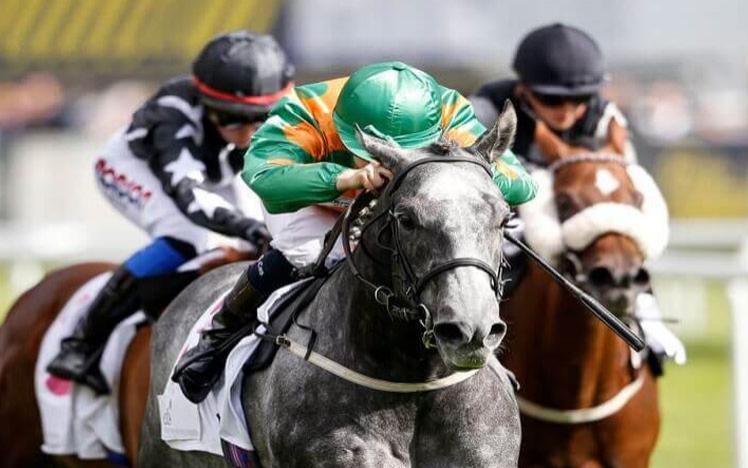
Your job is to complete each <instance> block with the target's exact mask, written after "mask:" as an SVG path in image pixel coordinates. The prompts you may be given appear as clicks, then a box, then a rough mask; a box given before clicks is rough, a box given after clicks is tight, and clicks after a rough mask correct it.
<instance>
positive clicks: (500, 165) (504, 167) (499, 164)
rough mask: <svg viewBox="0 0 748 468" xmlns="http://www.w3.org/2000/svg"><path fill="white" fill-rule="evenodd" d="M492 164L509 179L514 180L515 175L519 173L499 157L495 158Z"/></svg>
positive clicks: (517, 175)
mask: <svg viewBox="0 0 748 468" xmlns="http://www.w3.org/2000/svg"><path fill="white" fill-rule="evenodd" d="M494 166H495V167H496V170H497V171H499V172H500V173H501V174H503V175H504V176H505V177H506V178H507V179H509V180H515V179H516V178H517V177H519V173H517V171H516V170H515V169H514V168H512V167H510V166H509V164H507V163H505V162H504V161H502V160H500V159H497V160H496V162H495V163H494Z"/></svg>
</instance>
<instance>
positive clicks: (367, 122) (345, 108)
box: [172, 62, 535, 402]
mask: <svg viewBox="0 0 748 468" xmlns="http://www.w3.org/2000/svg"><path fill="white" fill-rule="evenodd" d="M356 126H358V127H360V128H361V129H362V131H364V132H367V133H370V134H372V135H375V136H378V137H380V138H388V139H391V140H392V141H394V142H395V143H397V144H398V145H400V146H401V147H404V148H422V147H427V146H429V145H430V144H432V143H434V142H436V141H437V140H438V139H439V138H440V137H443V138H446V139H448V140H451V141H453V142H455V143H457V144H459V145H461V146H469V145H471V144H472V143H474V142H475V140H476V139H477V138H478V137H479V136H480V135H481V134H482V133H483V132H484V131H485V127H484V126H483V125H481V123H480V122H479V121H478V120H477V119H476V118H475V115H474V113H473V109H472V107H471V106H470V103H469V102H468V101H467V99H465V98H464V97H462V96H461V95H460V94H459V93H457V92H456V91H454V90H452V89H449V88H445V87H443V86H440V85H439V84H438V83H437V82H436V81H435V80H434V79H433V78H432V77H431V76H429V75H428V74H426V73H424V72H423V71H421V70H418V69H416V68H413V67H410V66H408V65H406V64H404V63H401V62H387V63H379V64H373V65H369V66H366V67H364V68H362V69H360V70H358V71H357V72H355V73H353V74H352V75H351V76H350V77H345V78H339V79H335V80H329V81H325V82H322V83H314V84H309V85H304V86H299V87H297V88H295V89H294V91H293V92H292V93H291V94H290V95H289V96H287V97H285V98H284V99H283V101H281V103H280V104H278V106H276V107H275V108H274V109H273V111H272V112H271V114H270V118H269V119H268V120H267V122H266V123H265V124H264V125H263V126H262V127H261V128H260V129H259V130H258V131H257V133H256V134H255V135H254V137H253V139H252V145H251V147H250V148H249V150H248V151H247V156H246V159H245V165H244V171H243V173H242V178H243V179H244V181H245V182H246V183H247V184H248V185H249V186H250V187H251V188H252V189H253V190H254V191H255V192H256V193H257V195H259V197H260V198H261V199H262V201H263V205H264V208H265V220H266V222H267V226H268V229H269V230H270V232H271V233H272V235H273V241H272V246H273V249H274V250H271V251H270V252H268V253H267V254H265V255H263V257H262V258H261V259H260V260H259V261H258V262H257V263H255V264H253V265H251V266H250V268H249V270H248V271H246V272H244V273H243V274H242V275H241V276H240V277H239V279H238V281H237V283H236V285H235V286H234V287H233V289H232V290H231V291H230V292H229V293H228V295H227V296H226V298H225V300H224V303H223V306H222V308H221V310H220V311H219V312H218V313H217V314H216V315H215V316H214V318H213V329H211V330H208V331H207V332H205V333H203V335H202V336H201V339H200V342H199V343H198V345H197V346H196V347H195V348H193V349H191V350H189V351H188V352H187V353H185V354H184V356H183V357H182V359H181V360H180V362H179V363H178V364H177V368H176V370H175V373H174V376H173V377H172V378H173V379H174V380H175V381H176V382H178V383H179V385H180V387H181V388H182V391H183V392H184V394H185V395H186V396H187V398H189V399H190V400H191V401H193V402H199V401H202V400H203V399H204V398H205V397H206V396H207V395H208V393H209V392H210V390H211V388H212V387H213V385H214V384H215V382H216V381H217V380H218V379H219V378H220V376H221V374H222V371H223V366H224V362H225V360H226V357H227V356H228V354H229V351H230V349H227V348H228V346H225V345H224V343H226V342H228V341H229V338H231V337H232V335H234V334H235V333H237V331H239V332H241V330H240V329H242V327H243V326H244V325H245V324H248V323H253V322H256V320H257V307H258V306H259V305H260V304H261V303H262V302H263V301H264V300H265V299H266V298H267V297H268V296H269V295H270V293H272V292H273V291H274V290H276V289H278V288H279V287H281V286H283V285H286V284H289V283H291V282H293V281H294V279H296V278H297V272H298V270H299V269H300V268H302V267H304V266H307V265H309V264H311V263H313V262H314V261H315V260H316V259H317V256H318V255H319V253H320V251H321V250H322V241H323V238H324V235H325V233H326V232H327V231H328V230H329V229H330V228H331V227H332V226H333V225H334V224H335V221H336V218H337V212H336V211H334V210H333V209H331V208H330V206H332V207H334V206H335V204H336V202H337V201H339V199H340V198H341V197H345V196H346V193H347V192H350V191H356V190H360V189H369V190H371V189H375V188H377V187H380V186H382V185H383V184H384V183H386V181H387V179H388V178H391V177H392V174H391V173H390V172H389V170H387V169H386V168H383V167H382V166H380V165H379V163H378V162H376V161H375V160H373V158H372V157H371V155H369V154H368V153H367V152H366V150H365V149H364V148H363V147H362V146H361V144H360V143H359V142H358V141H357V139H356V135H355V128H356ZM493 171H494V182H495V183H496V185H497V186H498V189H499V190H501V192H502V194H503V195H504V199H505V200H506V201H507V203H509V204H510V205H517V204H521V203H524V202H526V201H528V200H530V199H532V197H534V196H535V185H534V183H533V181H532V179H531V178H530V176H529V175H528V174H527V172H526V171H525V170H524V168H523V167H522V165H521V164H520V163H519V162H518V161H517V158H516V157H515V156H514V154H512V153H511V151H507V152H506V153H504V154H503V155H502V156H501V157H499V158H497V160H496V163H495V166H494V167H493ZM342 257H343V249H342V245H341V243H340V242H338V243H337V244H336V245H335V247H333V249H332V251H331V252H330V255H329V256H328V259H331V260H337V259H341V258H342Z"/></svg>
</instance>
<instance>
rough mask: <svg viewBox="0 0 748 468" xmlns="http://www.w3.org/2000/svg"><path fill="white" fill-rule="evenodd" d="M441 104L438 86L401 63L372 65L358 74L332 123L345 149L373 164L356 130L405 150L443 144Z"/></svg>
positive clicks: (350, 81) (345, 90)
mask: <svg viewBox="0 0 748 468" xmlns="http://www.w3.org/2000/svg"><path fill="white" fill-rule="evenodd" d="M441 114H442V100H441V88H440V87H439V84H438V83H437V82H436V80H434V79H433V78H432V77H431V76H429V75H428V74H427V73H424V72H422V71H421V70H418V69H417V68H413V67H411V66H410V65H406V64H404V63H402V62H384V63H375V64H372V65H367V66H365V67H363V68H361V69H359V70H357V71H356V72H354V73H353V74H352V75H351V76H350V78H349V79H348V81H347V82H346V84H345V85H344V86H343V89H342V90H341V92H340V96H339V97H338V101H337V104H336V105H335V110H334V112H333V121H334V122H335V128H336V129H337V131H338V134H339V135H340V139H341V140H342V141H343V144H344V145H345V146H346V148H348V150H349V151H350V152H352V153H353V154H355V155H356V156H358V157H360V158H362V159H365V160H367V161H372V160H373V159H374V158H372V156H371V155H370V154H369V153H368V152H367V151H366V150H365V149H364V148H363V146H361V144H360V143H359V142H358V140H357V139H356V126H358V127H360V128H361V129H362V130H363V131H365V132H367V133H369V134H371V135H374V136H377V137H379V138H384V139H388V140H390V141H394V142H395V143H397V144H398V145H400V146H401V147H403V148H421V147H424V146H428V145H430V144H431V143H433V142H435V141H436V140H438V139H439V135H440V134H441Z"/></svg>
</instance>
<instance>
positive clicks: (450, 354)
mask: <svg viewBox="0 0 748 468" xmlns="http://www.w3.org/2000/svg"><path fill="white" fill-rule="evenodd" d="M504 335H506V324H505V323H504V322H503V321H501V320H498V321H495V322H492V323H489V324H486V325H481V326H471V325H470V324H469V323H468V322H464V321H442V322H436V323H435V324H434V338H435V339H436V345H437V348H438V349H439V354H440V355H441V357H442V360H443V361H444V363H445V364H447V366H449V367H450V368H452V369H453V370H466V369H478V368H481V367H483V366H485V365H486V362H488V358H489V357H490V356H491V355H492V354H493V352H494V350H495V349H496V348H498V347H499V345H500V344H501V341H502V340H503V339H504Z"/></svg>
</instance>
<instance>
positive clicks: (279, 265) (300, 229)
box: [172, 206, 343, 403]
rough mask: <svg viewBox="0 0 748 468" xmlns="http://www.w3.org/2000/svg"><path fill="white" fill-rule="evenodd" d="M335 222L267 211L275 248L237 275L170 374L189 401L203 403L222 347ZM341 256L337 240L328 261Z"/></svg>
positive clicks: (313, 210)
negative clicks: (208, 325) (209, 325)
mask: <svg viewBox="0 0 748 468" xmlns="http://www.w3.org/2000/svg"><path fill="white" fill-rule="evenodd" d="M336 219H337V213H335V212H331V211H330V210H327V209H324V208H320V207H314V206H312V207H307V208H302V209H301V210H298V211H296V212H294V213H284V214H279V215H274V214H270V213H265V222H266V223H267V226H268V229H269V230H270V233H271V234H272V235H273V241H272V243H271V245H272V246H273V248H274V250H271V251H270V252H268V253H266V254H265V255H263V256H262V258H260V260H258V261H257V263H255V264H253V265H251V266H250V267H249V269H248V270H247V271H246V272H244V273H243V274H242V275H241V277H240V278H239V280H238V281H237V283H236V284H235V285H234V287H233V289H232V290H231V291H230V292H229V293H228V295H227V296H226V299H225V300H224V303H223V306H222V308H221V310H220V311H219V312H218V313H217V314H216V316H215V317H214V318H213V327H214V329H213V330H208V331H206V332H205V333H204V334H203V335H202V337H201V339H200V341H199V343H198V346H197V347H195V348H193V349H191V350H190V351H188V352H186V353H185V354H184V356H183V357H182V358H181V359H180V361H179V363H178V364H177V366H176V369H175V371H174V375H173V376H172V380H174V381H175V382H177V383H179V386H180V387H181V389H182V392H183V393H184V394H185V396H186V397H187V398H188V399H189V400H190V401H192V402H194V403H198V402H200V401H202V400H203V399H205V397H206V396H207V395H208V393H209V392H210V390H211V388H212V387H213V385H214V384H215V383H216V382H217V381H218V380H219V379H220V377H221V374H222V371H223V367H224V364H225V361H226V358H227V357H228V355H229V352H230V351H231V347H230V346H222V345H223V344H224V343H230V342H231V341H232V340H231V338H232V337H234V335H235V334H236V333H237V332H240V333H245V330H246V329H247V328H245V325H247V324H252V323H255V322H256V321H257V307H258V306H259V305H260V304H262V303H263V302H264V301H265V299H266V298H267V297H268V296H269V295H270V294H271V293H272V292H273V291H275V290H276V289H279V288H280V287H282V286H285V285H287V284H289V283H291V282H293V281H294V280H295V279H296V278H297V275H296V272H297V270H298V269H299V268H302V267H304V266H306V265H309V264H311V263H313V262H314V261H315V260H316V259H317V256H318V255H319V252H320V251H321V250H322V243H323V239H324V236H325V233H326V232H327V231H328V230H329V229H330V228H331V227H332V226H333V225H334V224H335V220H336ZM341 258H343V249H342V244H340V242H338V243H337V244H336V246H335V248H334V249H333V251H332V252H331V253H330V256H329V257H328V259H329V260H330V261H335V260H339V259H341ZM328 266H329V264H328Z"/></svg>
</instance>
